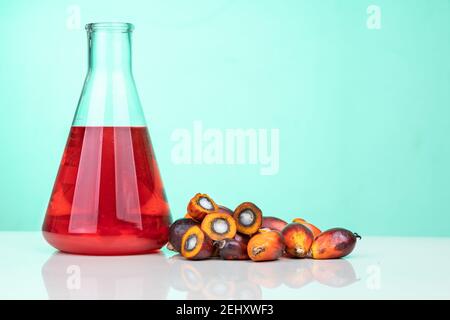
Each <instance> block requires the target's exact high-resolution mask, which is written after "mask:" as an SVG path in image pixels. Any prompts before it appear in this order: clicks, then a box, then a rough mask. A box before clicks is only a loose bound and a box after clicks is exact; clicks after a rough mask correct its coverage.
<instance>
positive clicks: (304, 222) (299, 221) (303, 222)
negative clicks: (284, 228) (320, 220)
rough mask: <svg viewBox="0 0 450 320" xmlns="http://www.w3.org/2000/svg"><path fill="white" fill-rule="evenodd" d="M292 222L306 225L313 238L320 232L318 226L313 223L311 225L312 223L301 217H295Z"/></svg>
mask: <svg viewBox="0 0 450 320" xmlns="http://www.w3.org/2000/svg"><path fill="white" fill-rule="evenodd" d="M292 222H295V223H300V224H302V225H304V226H306V227H307V228H308V229H309V230H311V231H312V233H313V235H314V238H316V237H317V236H318V235H319V234H321V233H322V231H320V229H319V228H317V227H316V226H315V225H313V224H312V223H309V222H308V221H306V220H304V219H302V218H295V219H294V220H292Z"/></svg>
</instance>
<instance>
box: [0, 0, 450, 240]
mask: <svg viewBox="0 0 450 320" xmlns="http://www.w3.org/2000/svg"><path fill="white" fill-rule="evenodd" d="M449 3H450V2H449V1H446V0H435V1H425V0H422V1H410V0H408V1H406V0H402V1H362V0H361V1H356V0H355V1H338V0H336V1H313V0H310V1H294V0H292V1H275V0H272V1H237V0H236V1H230V0H217V1H209V0H203V1H194V0H191V1H182V0H177V1H175V0H160V1H130V0H129V1H123V2H121V3H114V4H112V2H111V1H95V2H94V1H84V0H83V1H70V2H69V1H67V2H65V1H56V0H55V1H23V0H22V1H0V28H1V30H2V36H1V40H0V41H1V42H0V108H1V109H0V112H1V114H0V139H1V140H0V141H1V156H0V168H1V169H0V192H1V193H0V194H1V202H0V229H1V230H38V229H39V228H40V225H41V221H42V219H43V216H44V212H45V209H46V205H47V201H48V198H49V195H50V192H51V188H52V185H53V180H54V178H55V175H56V171H57V168H58V164H59V161H60V157H61V154H62V151H63V148H64V144H65V140H66V137H67V133H68V130H69V126H70V123H71V121H72V116H73V113H74V111H75V107H76V103H77V101H78V96H79V94H80V91H81V86H82V83H83V80H84V76H85V73H86V62H87V61H86V58H87V56H86V35H85V32H84V29H83V27H84V24H86V23H88V22H93V21H111V20H119V21H128V22H132V23H134V24H135V26H136V31H135V33H134V39H133V40H134V48H133V51H134V52H133V54H134V62H133V63H134V73H135V78H136V82H137V84H138V89H139V92H140V97H141V101H142V104H143V107H144V112H145V115H146V118H147V121H148V124H149V127H150V132H151V135H152V139H153V143H154V147H155V149H156V152H157V156H158V160H159V164H160V169H161V171H162V175H163V178H164V181H165V185H166V189H167V194H168V197H169V200H170V204H171V207H172V212H173V215H174V217H179V216H181V215H182V214H184V210H185V206H186V204H187V201H188V200H189V198H190V197H191V196H192V195H193V194H195V193H196V192H199V191H200V192H208V193H210V194H211V196H213V197H214V198H215V199H216V200H217V201H218V202H221V203H223V204H228V205H229V206H231V207H234V206H235V205H237V204H238V203H239V202H241V201H246V200H248V201H253V202H255V203H257V204H258V205H259V206H260V207H261V208H262V209H263V212H264V213H265V214H267V215H278V216H280V217H284V218H286V219H291V218H293V217H295V216H302V217H304V218H306V219H309V220H311V221H312V222H315V223H316V224H317V225H318V226H321V227H323V228H327V227H332V226H346V227H348V228H350V229H353V230H355V231H358V232H359V233H361V234H362V235H428V236H450V201H449V194H450V188H449V187H450V182H449V181H450V168H449V166H450V165H449V164H450V139H449V134H450V94H449V92H450V76H449V74H450V68H449V67H450V63H449V57H450V40H449V39H450V4H449ZM72 4H77V5H79V6H80V8H81V29H80V30H68V29H67V28H66V19H67V18H68V13H67V12H66V9H67V7H68V6H69V5H72ZM370 4H376V5H379V6H380V7H381V11H382V20H381V24H382V28H381V30H369V29H367V27H366V19H367V14H366V8H367V6H368V5H370ZM194 120H202V121H203V123H204V125H205V126H209V127H216V128H279V129H280V134H281V142H280V171H279V173H278V175H275V176H261V175H259V168H258V167H255V166H251V165H242V166H224V165H222V166H217V165H210V166H206V165H191V166H188V165H184V166H180V165H178V166H177V165H174V164H173V163H172V162H171V159H170V151H171V148H172V146H173V142H171V141H170V135H171V133H172V131H173V130H174V129H175V128H192V122H193V121H194Z"/></svg>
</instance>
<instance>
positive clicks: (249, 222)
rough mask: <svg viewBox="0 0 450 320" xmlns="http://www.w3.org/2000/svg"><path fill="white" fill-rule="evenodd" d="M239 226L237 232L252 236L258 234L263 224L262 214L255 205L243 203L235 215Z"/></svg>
mask: <svg viewBox="0 0 450 320" xmlns="http://www.w3.org/2000/svg"><path fill="white" fill-rule="evenodd" d="M233 217H234V219H235V220H236V224H237V231H238V232H240V233H243V234H246V235H249V236H251V235H252V234H255V233H256V232H258V230H259V228H260V227H261V224H262V212H261V209H259V208H258V207H257V206H256V205H255V204H254V203H251V202H244V203H241V204H240V205H239V206H238V207H237V208H236V209H235V210H234V214H233Z"/></svg>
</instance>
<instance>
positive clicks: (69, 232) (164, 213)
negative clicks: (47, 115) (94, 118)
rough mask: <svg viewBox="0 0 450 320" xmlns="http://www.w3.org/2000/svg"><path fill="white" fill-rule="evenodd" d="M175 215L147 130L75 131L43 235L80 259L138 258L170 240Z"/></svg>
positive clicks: (51, 200) (99, 129)
mask: <svg viewBox="0 0 450 320" xmlns="http://www.w3.org/2000/svg"><path fill="white" fill-rule="evenodd" d="M170 222H171V220H170V210H169V205H168V203H167V200H166V197H165V193H164V187H163V184H162V181H161V178H160V175H159V170H158V165H157V163H156V159H155V157H154V153H153V149H152V145H151V142H150V138H149V135H148V131H147V128H146V127H81V126H80V127H78V126H75V127H72V128H71V130H70V134H69V138H68V141H67V145H66V149H65V151H64V155H63V158H62V160H61V165H60V168H59V171H58V175H57V178H56V181H55V185H54V188H53V192H52V196H51V198H50V202H49V206H48V209H47V214H46V217H45V221H44V225H43V232H44V237H45V239H46V240H47V241H48V242H49V243H50V244H51V245H53V246H54V247H55V248H57V249H59V250H61V251H65V252H70V253H78V254H92V255H119V254H139V253H147V252H152V251H155V250H158V249H160V248H161V247H162V246H163V245H164V244H165V243H166V242H167V239H168V227H169V224H170Z"/></svg>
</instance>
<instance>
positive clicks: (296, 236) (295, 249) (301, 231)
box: [281, 223, 314, 258]
mask: <svg viewBox="0 0 450 320" xmlns="http://www.w3.org/2000/svg"><path fill="white" fill-rule="evenodd" d="M281 234H282V235H283V237H284V243H285V245H286V253H287V254H288V256H289V257H292V258H304V257H306V255H307V254H308V252H309V249H310V248H311V245H312V243H313V241H314V235H313V233H312V231H311V230H310V229H309V228H307V227H306V226H304V225H303V224H300V223H289V224H288V225H286V226H285V227H284V228H283V230H282V231H281Z"/></svg>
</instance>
